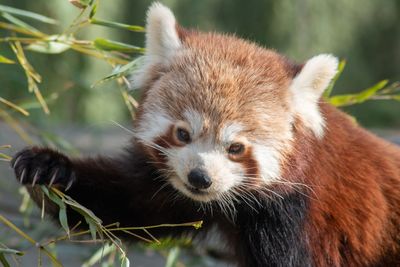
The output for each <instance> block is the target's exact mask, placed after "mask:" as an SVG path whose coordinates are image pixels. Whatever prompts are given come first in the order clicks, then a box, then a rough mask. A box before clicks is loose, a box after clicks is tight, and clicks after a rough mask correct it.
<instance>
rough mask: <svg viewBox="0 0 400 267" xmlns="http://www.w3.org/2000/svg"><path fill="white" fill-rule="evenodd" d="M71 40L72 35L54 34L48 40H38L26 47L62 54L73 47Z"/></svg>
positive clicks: (36, 50) (37, 50)
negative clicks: (70, 43)
mask: <svg viewBox="0 0 400 267" xmlns="http://www.w3.org/2000/svg"><path fill="white" fill-rule="evenodd" d="M70 40H71V38H70V37H67V36H64V35H61V36H60V35H52V36H50V37H49V38H47V39H46V41H38V42H35V43H32V44H30V45H28V46H26V49H28V50H31V51H35V52H39V53H44V54H60V53H62V52H65V51H67V50H68V49H70V48H71V46H70V45H69V44H68V42H69V41H70Z"/></svg>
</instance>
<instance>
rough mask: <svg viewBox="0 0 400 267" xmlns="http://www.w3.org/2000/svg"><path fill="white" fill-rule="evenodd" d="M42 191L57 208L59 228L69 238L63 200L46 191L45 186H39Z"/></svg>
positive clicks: (65, 208)
mask: <svg viewBox="0 0 400 267" xmlns="http://www.w3.org/2000/svg"><path fill="white" fill-rule="evenodd" d="M40 187H41V188H42V191H43V192H44V193H45V194H46V196H47V197H48V198H49V199H50V200H51V201H53V202H54V203H55V204H57V205H58V207H59V213H58V219H59V221H60V224H61V227H62V228H63V229H64V230H65V232H66V233H67V235H68V236H69V233H70V231H69V226H68V219H67V207H66V205H65V203H64V202H63V200H62V199H61V198H60V197H59V196H58V195H56V194H55V193H53V192H52V191H50V190H48V189H47V188H46V187H45V186H43V185H42V186H40Z"/></svg>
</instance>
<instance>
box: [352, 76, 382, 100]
mask: <svg viewBox="0 0 400 267" xmlns="http://www.w3.org/2000/svg"><path fill="white" fill-rule="evenodd" d="M388 82H389V81H388V80H383V81H380V82H378V83H377V84H374V85H373V86H371V87H369V88H367V89H365V90H363V91H361V92H360V93H358V94H357V95H356V96H355V97H356V101H357V103H362V102H364V101H365V100H368V99H369V98H371V96H373V95H375V94H376V92H378V91H379V90H381V89H383V88H384V87H385V86H386V85H387V84H388Z"/></svg>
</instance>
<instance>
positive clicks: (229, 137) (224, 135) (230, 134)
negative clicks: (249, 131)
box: [219, 122, 244, 143]
mask: <svg viewBox="0 0 400 267" xmlns="http://www.w3.org/2000/svg"><path fill="white" fill-rule="evenodd" d="M243 129H244V127H243V125H242V124H241V123H238V122H231V123H228V124H226V125H224V126H223V127H222V128H221V130H220V135H219V138H220V139H221V141H222V142H223V143H229V142H231V141H233V140H234V139H235V138H236V137H237V135H238V134H239V133H240V132H241V131H243Z"/></svg>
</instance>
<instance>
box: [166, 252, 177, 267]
mask: <svg viewBox="0 0 400 267" xmlns="http://www.w3.org/2000/svg"><path fill="white" fill-rule="evenodd" d="M179 254H180V249H179V247H175V248H172V249H171V250H170V251H169V253H168V257H167V263H166V264H165V267H176V266H177V263H178V257H179Z"/></svg>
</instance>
